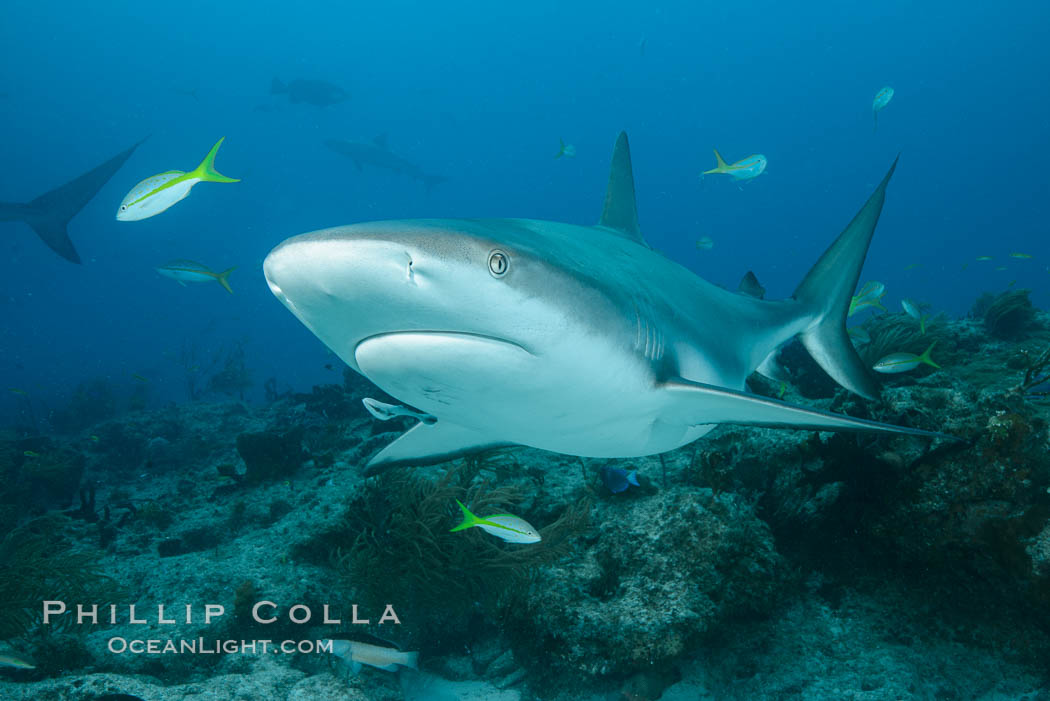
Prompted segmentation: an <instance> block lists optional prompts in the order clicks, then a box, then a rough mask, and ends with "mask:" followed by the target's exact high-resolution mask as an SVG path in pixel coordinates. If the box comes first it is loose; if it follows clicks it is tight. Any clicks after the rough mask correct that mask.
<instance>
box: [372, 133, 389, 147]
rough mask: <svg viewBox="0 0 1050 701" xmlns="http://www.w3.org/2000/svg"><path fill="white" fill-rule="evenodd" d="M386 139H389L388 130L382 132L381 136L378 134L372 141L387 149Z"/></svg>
mask: <svg viewBox="0 0 1050 701" xmlns="http://www.w3.org/2000/svg"><path fill="white" fill-rule="evenodd" d="M386 139H387V137H386V132H385V131H384V132H383V133H382V134H380V135H379V136H377V137H375V138H374V139H372V143H373V144H375V145H376V146H378V147H379V148H381V149H383V150H386V148H387V145H386Z"/></svg>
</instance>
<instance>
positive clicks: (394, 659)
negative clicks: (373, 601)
mask: <svg viewBox="0 0 1050 701" xmlns="http://www.w3.org/2000/svg"><path fill="white" fill-rule="evenodd" d="M328 642H329V643H331V646H332V648H331V649H332V654H333V655H335V656H336V657H338V658H339V659H341V660H342V661H343V662H344V663H345V664H346V665H347V666H348V667H350V669H351V670H353V672H354V674H357V673H358V672H360V671H361V666H362V665H368V666H369V667H375V668H376V669H382V670H385V671H387V672H396V671H397V670H398V669H399V668H401V667H408V668H409V669H416V670H418V669H419V662H418V658H419V653H418V652H401V650H399V649H398V648H396V647H395V646H393V645H388V644H383V645H380V644H376V643H364V642H359V641H357V640H334V639H333V640H329V641H328Z"/></svg>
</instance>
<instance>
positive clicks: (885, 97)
mask: <svg viewBox="0 0 1050 701" xmlns="http://www.w3.org/2000/svg"><path fill="white" fill-rule="evenodd" d="M892 99H893V88H891V87H890V86H888V85H887V86H886V87H884V88H883V89H882V90H879V91H878V92H877V93H875V99H874V100H872V103H871V114H872V117H873V118H874V119H875V128H874V129H873V130H872V131H877V130H878V128H879V112H881V111H882V110H883V108H885V107H886V105H888V104H890V100H892Z"/></svg>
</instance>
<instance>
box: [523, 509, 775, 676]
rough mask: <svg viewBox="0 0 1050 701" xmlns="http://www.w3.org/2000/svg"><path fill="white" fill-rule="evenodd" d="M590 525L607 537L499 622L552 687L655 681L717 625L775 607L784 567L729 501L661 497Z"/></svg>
mask: <svg viewBox="0 0 1050 701" xmlns="http://www.w3.org/2000/svg"><path fill="white" fill-rule="evenodd" d="M601 520H602V522H603V523H614V524H616V527H615V528H602V529H599V532H598V533H596V534H595V535H594V537H593V538H592V539H591V543H590V547H588V548H587V550H586V551H585V552H584V553H582V554H581V555H580V556H579V557H576V558H573V559H572V560H571V561H569V562H565V563H562V564H558V565H551V566H549V567H547V568H545V569H544V570H543V573H542V575H541V578H542V580H543V581H544V582H545V586H543V587H538V588H536V589H535V590H534V591H533V592H532V594H531V596H530V597H529V599H528V601H527V602H526V603H525V604H524V605H523V606H521V607H518V608H516V609H515V610H514V611H513V612H512V613H511V614H510V616H511V621H512V622H513V626H514V628H513V630H514V633H513V634H512V635H511V641H512V644H513V646H514V650H515V656H516V657H517V659H519V660H521V661H523V662H524V663H525V664H526V665H527V666H532V667H533V671H534V672H536V673H537V678H541V677H543V678H547V679H550V680H551V681H552V682H553V683H554V684H553V685H554V686H558V685H560V684H569V683H573V682H577V681H578V680H579V679H580V678H581V677H590V676H597V677H605V676H610V675H611V676H615V677H625V676H632V675H634V674H636V673H638V672H648V671H652V670H657V671H661V670H662V671H664V672H666V671H667V670H668V669H669V668H670V667H671V666H672V665H673V664H674V662H675V661H676V660H677V659H679V658H680V657H681V656H682V655H683V654H684V653H685V652H686V651H687V650H689V649H690V648H692V647H694V646H695V645H696V644H698V643H699V642H700V641H701V640H702V639H703V637H704V636H705V635H706V634H708V633H710V632H711V631H712V630H714V629H716V628H717V626H718V625H719V623H720V622H721V621H724V620H726V619H731V618H734V617H737V616H748V615H757V614H760V613H763V612H767V611H769V610H770V608H771V607H772V605H773V603H774V602H775V601H776V596H775V593H776V590H777V580H778V578H780V577H781V576H782V574H783V569H784V568H783V563H782V561H781V558H780V556H779V555H778V554H777V552H776V549H775V548H774V545H773V540H772V537H771V534H770V532H769V529H768V527H767V526H766V525H765V524H764V523H762V521H760V520H759V519H758V518H757V517H756V516H755V513H754V509H753V507H752V506H751V505H750V504H748V503H746V502H744V501H743V500H741V499H739V498H738V497H735V496H732V495H728V494H719V495H716V494H715V493H714V492H712V491H711V490H710V489H690V490H688V491H686V490H674V491H665V492H662V493H661V494H659V495H658V496H654V497H650V498H646V499H642V500H634V501H630V502H626V501H621V502H619V503H616V504H610V505H609V506H608V507H607V508H606V509H605V513H603V514H602V517H601ZM550 650H559V651H560V652H559V654H557V655H555V656H551V655H550V654H549V652H547V651H550ZM540 668H545V669H546V676H545V675H542V674H540Z"/></svg>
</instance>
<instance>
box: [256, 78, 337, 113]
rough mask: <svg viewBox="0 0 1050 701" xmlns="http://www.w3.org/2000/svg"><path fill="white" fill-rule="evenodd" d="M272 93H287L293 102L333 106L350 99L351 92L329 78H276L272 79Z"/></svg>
mask: <svg viewBox="0 0 1050 701" xmlns="http://www.w3.org/2000/svg"><path fill="white" fill-rule="evenodd" d="M270 94H271V95H287V96H288V100H289V101H290V102H291V103H292V104H298V103H300V102H305V103H307V104H311V105H316V106H318V107H331V106H332V105H338V104H339V103H340V102H344V101H346V100H347V99H349V97H350V94H349V93H347V92H346V90H344V89H342V88H341V87H339V86H338V85H335V84H333V83H329V82H328V81H327V80H301V79H298V80H293V81H290V82H288V83H284V82H282V81H281V80H279V79H277V78H274V79H273V80H272V81H270Z"/></svg>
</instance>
